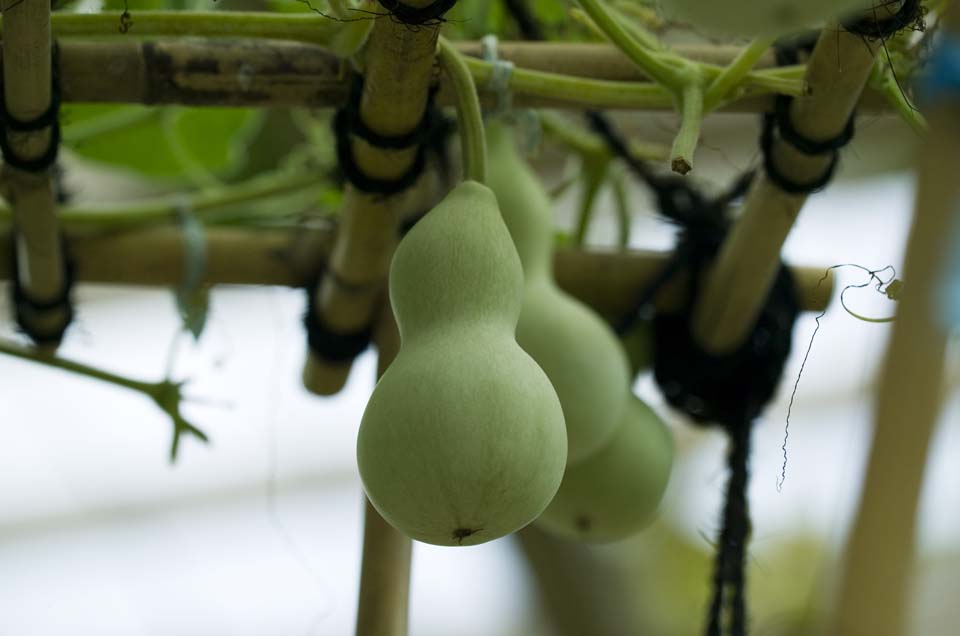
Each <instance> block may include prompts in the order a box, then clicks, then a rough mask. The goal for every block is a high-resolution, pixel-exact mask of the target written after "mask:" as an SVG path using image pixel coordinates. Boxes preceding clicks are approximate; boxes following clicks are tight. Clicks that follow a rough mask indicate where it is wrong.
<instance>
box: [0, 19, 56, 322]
mask: <svg viewBox="0 0 960 636" xmlns="http://www.w3.org/2000/svg"><path fill="white" fill-rule="evenodd" d="M0 9H2V13H3V19H4V32H3V52H4V55H3V82H4V92H5V95H6V108H7V112H9V113H10V115H11V116H12V117H14V118H15V119H18V120H22V121H30V120H32V119H36V118H37V117H39V116H40V115H42V114H43V113H44V111H46V110H47V108H48V107H49V106H50V97H51V91H50V88H51V81H50V80H51V48H50V46H51V40H50V2H49V0H0ZM9 139H10V145H11V147H12V149H13V150H14V151H15V152H16V153H17V155H18V156H21V157H23V158H24V159H36V158H38V157H40V156H41V155H43V153H44V152H46V150H47V148H48V146H49V143H50V131H49V129H47V130H43V131H39V132H36V133H13V132H11V133H9ZM0 183H2V186H3V194H4V196H5V197H6V198H7V199H8V200H9V201H10V203H11V205H12V206H13V212H14V219H15V222H16V226H17V228H18V233H17V239H16V240H17V258H18V267H19V272H20V284H21V285H22V287H23V290H24V291H25V292H26V293H27V294H28V295H29V296H30V298H33V299H35V300H37V301H40V302H43V301H48V300H53V299H55V298H57V297H58V296H59V295H60V294H61V292H62V290H63V285H64V263H63V255H62V253H61V245H60V233H59V229H58V227H57V217H56V193H55V192H54V184H53V180H52V178H51V177H50V175H49V174H31V173H28V172H23V171H21V170H17V169H15V168H13V167H11V166H9V165H6V164H5V165H4V166H3V171H2V174H0ZM67 319H68V316H67V315H66V312H65V311H63V310H60V309H56V310H53V311H45V312H35V313H32V314H30V315H25V316H24V320H25V321H27V322H28V323H29V324H30V325H31V326H32V327H33V328H34V329H36V330H37V331H38V332H40V333H50V332H56V331H58V330H59V328H60V327H62V326H63V323H64V321H66V320H67Z"/></svg>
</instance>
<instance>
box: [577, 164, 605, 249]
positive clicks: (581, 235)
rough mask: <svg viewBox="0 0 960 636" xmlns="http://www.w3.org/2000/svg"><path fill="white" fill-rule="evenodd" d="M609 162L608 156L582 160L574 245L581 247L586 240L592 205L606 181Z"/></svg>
mask: <svg viewBox="0 0 960 636" xmlns="http://www.w3.org/2000/svg"><path fill="white" fill-rule="evenodd" d="M610 161H611V156H610V155H593V156H590V155H585V156H584V157H583V158H582V162H581V164H580V169H581V170H582V178H581V182H582V183H583V191H582V192H581V193H580V215H579V219H578V221H577V229H576V232H575V233H574V236H573V241H574V244H575V245H578V246H582V245H583V244H584V242H585V241H586V240H587V232H588V231H589V229H590V221H591V220H592V219H593V212H594V210H595V209H596V205H594V204H595V203H596V201H597V195H598V194H599V193H600V188H602V187H603V182H604V181H605V180H606V177H607V172H608V170H609V168H610Z"/></svg>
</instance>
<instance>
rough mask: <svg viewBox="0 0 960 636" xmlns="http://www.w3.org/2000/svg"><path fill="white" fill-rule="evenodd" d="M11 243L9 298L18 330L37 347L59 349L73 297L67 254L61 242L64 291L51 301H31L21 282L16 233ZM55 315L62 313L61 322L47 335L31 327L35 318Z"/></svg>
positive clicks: (72, 315) (72, 312) (67, 322)
mask: <svg viewBox="0 0 960 636" xmlns="http://www.w3.org/2000/svg"><path fill="white" fill-rule="evenodd" d="M10 240H11V242H12V245H11V249H10V256H11V259H10V297H11V304H12V305H13V313H14V318H15V319H16V322H17V327H18V328H19V330H20V331H21V332H23V333H24V334H26V336H27V337H29V338H30V340H31V341H33V343H34V344H36V345H39V346H44V345H58V344H60V342H61V341H62V340H63V334H64V333H66V331H67V327H69V326H70V323H71V322H73V317H74V309H73V299H72V296H73V287H74V282H75V281H76V277H75V273H74V267H73V259H72V258H71V257H70V252H69V250H67V248H66V244H65V242H64V241H63V240H62V239H61V244H62V247H61V253H62V254H63V287H61V289H60V293H59V294H58V295H57V296H56V297H54V298H51V299H50V300H38V299H36V298H34V297H32V296H31V295H30V294H29V292H27V290H26V289H24V288H23V284H22V283H21V282H20V259H19V258H17V236H16V233H15V232H11V234H10ZM54 311H58V312H62V315H63V316H64V320H63V321H62V322H61V323H59V324H58V325H57V326H55V327H53V328H52V329H50V330H49V331H43V330H40V329H37V327H36V325H35V324H34V323H35V320H34V319H35V318H36V316H37V315H38V314H45V313H50V312H54Z"/></svg>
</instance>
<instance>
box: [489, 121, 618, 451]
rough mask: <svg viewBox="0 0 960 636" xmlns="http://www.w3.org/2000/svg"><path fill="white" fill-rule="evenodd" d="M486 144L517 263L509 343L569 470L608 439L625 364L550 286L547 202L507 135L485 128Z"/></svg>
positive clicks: (595, 325)
mask: <svg viewBox="0 0 960 636" xmlns="http://www.w3.org/2000/svg"><path fill="white" fill-rule="evenodd" d="M487 139H488V145H487V148H488V153H489V154H488V164H487V183H488V184H489V186H490V188H491V189H492V190H493V191H494V192H495V193H496V195H497V200H498V202H499V203H500V210H501V211H502V213H503V220H504V222H505V223H506V224H507V228H508V229H509V230H510V235H511V236H512V237H513V242H514V244H515V245H516V247H517V251H518V252H519V254H520V261H521V262H522V263H523V271H524V277H525V292H524V299H523V311H522V312H521V314H520V322H519V324H518V325H517V342H518V343H520V346H521V347H523V348H524V350H525V351H526V352H527V353H529V354H530V355H531V356H532V357H533V359H534V360H536V361H537V364H539V365H540V366H541V367H542V368H543V370H544V371H545V372H546V374H547V377H549V378H550V382H552V383H553V386H554V388H555V389H556V390H557V395H558V396H559V397H560V403H561V404H562V405H563V415H564V419H565V420H566V423H567V443H568V460H567V461H568V463H569V464H570V465H573V464H576V463H577V462H579V461H582V460H583V459H585V458H586V457H588V456H589V455H590V454H592V453H594V452H596V451H597V450H598V449H600V448H601V447H602V446H603V445H604V444H605V443H606V442H607V441H608V440H609V439H610V438H611V437H612V436H613V434H614V433H615V429H616V427H617V424H618V422H619V421H620V419H621V417H622V415H623V412H624V409H625V408H626V403H627V395H628V394H629V390H630V374H629V368H628V364H627V360H626V357H625V355H624V353H623V349H622V348H621V346H620V344H619V342H618V341H617V338H616V336H615V335H614V334H613V331H612V330H611V329H610V328H609V327H608V326H607V325H606V324H605V323H604V322H603V320H601V319H600V318H599V317H598V316H597V315H596V314H595V313H594V312H593V311H592V310H590V309H589V308H587V307H586V306H584V305H583V304H582V303H580V302H579V301H577V300H576V299H574V298H572V297H571V296H569V295H568V294H566V293H565V292H563V291H561V290H560V289H559V288H558V287H557V285H556V283H555V282H554V279H553V214H552V211H551V207H552V206H551V202H550V198H549V196H548V195H547V193H546V191H545V190H544V188H543V186H542V185H541V183H540V182H539V181H538V180H537V177H536V175H535V174H534V173H533V171H532V170H531V169H530V167H529V166H528V165H527V163H526V161H524V160H523V158H522V157H521V156H520V155H519V153H518V152H517V149H516V146H515V144H514V139H513V134H512V130H511V129H510V127H509V126H507V125H506V124H504V123H502V122H500V121H491V122H489V123H488V125H487Z"/></svg>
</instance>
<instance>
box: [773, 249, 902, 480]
mask: <svg viewBox="0 0 960 636" xmlns="http://www.w3.org/2000/svg"><path fill="white" fill-rule="evenodd" d="M841 267H856V268H857V269H860V270H863V271H864V272H866V273H867V274H868V275H869V276H870V278H869V279H868V280H867V282H865V283H863V284H861V285H847V286H846V287H844V288H843V291H841V292H840V304H841V305H842V306H843V308H844V309H845V310H846V311H847V313H849V314H851V315H854V316H856V315H857V314H854V313H853V312H851V311H850V309H848V308H847V306H846V303H845V302H844V294H846V293H847V290H848V289H863V288H864V287H866V286H867V285H869V284H870V283H872V282H873V281H874V280H876V281H877V284H876V287H875V289H876V290H877V291H878V292H880V293H883V291H884V287H885V286H889V285H890V283H891V282H893V281H894V280H895V279H896V276H897V270H896V268H894V267H893V265H887V266H886V267H882V268H880V269H875V270H871V269H867V268H866V267H864V266H863V265H857V264H856V263H841V264H839V265H832V266H830V267H828V268H827V269H826V270H824V272H823V276H822V277H821V278H820V280H819V281H817V285H816V287H815V288H814V289H818V288H819V287H820V285H821V284H823V281H825V280H826V279H827V278H828V277H829V276H830V272H831V271H833V270H835V269H839V268H841ZM888 270H889V271H890V278H889V280H883V279H882V278H880V277H879V276H878V274H880V273H882V272H886V271H888ZM826 313H827V310H826V309H824V310H823V311H821V312H820V313H819V314H818V315H817V316H816V318H815V320H816V323H817V326H816V327H815V328H814V330H813V334H811V336H810V342H809V343H807V351H806V353H804V355H803V362H801V363H800V371H799V372H798V373H797V379H796V381H795V382H794V383H793V391H792V392H791V393H790V402H789V404H788V405H787V418H786V424H785V426H784V429H783V444H782V445H781V446H780V450H782V451H783V465H782V466H781V468H780V476H779V477H778V478H777V492H782V491H783V483H784V482H785V481H786V480H787V460H788V458H787V442H788V441H789V440H790V415H791V414H792V412H793V402H794V400H795V399H796V397H797V389H798V387H799V386H800V378H801V377H803V370H804V369H805V368H806V366H807V360H808V359H809V358H810V351H811V349H813V340H814V338H816V337H817V332H818V331H820V319H821V318H823V317H824V315H826Z"/></svg>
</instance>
